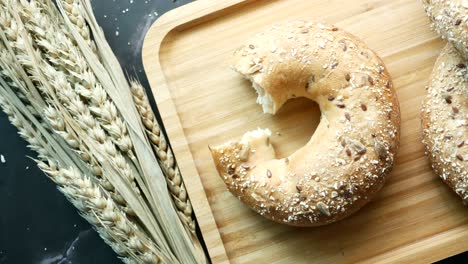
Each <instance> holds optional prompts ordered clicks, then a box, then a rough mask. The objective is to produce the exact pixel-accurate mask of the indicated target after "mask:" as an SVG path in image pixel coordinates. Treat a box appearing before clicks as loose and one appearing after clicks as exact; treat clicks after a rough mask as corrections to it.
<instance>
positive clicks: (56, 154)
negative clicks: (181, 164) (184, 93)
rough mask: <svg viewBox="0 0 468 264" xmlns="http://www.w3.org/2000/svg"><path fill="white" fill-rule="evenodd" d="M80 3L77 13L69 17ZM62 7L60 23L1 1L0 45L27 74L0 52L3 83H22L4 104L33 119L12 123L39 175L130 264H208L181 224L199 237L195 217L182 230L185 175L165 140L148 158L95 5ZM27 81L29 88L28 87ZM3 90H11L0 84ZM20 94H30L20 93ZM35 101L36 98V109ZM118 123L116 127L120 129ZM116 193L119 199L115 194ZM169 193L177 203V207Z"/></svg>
mask: <svg viewBox="0 0 468 264" xmlns="http://www.w3.org/2000/svg"><path fill="white" fill-rule="evenodd" d="M65 3H66V4H69V6H67V5H65ZM75 4H77V5H78V6H77V7H76V10H78V11H76V12H75V11H74V9H73V8H72V9H69V7H70V5H71V6H73V5H75ZM58 7H59V8H60V14H61V16H62V17H61V16H60V15H58V14H59V13H58V12H57V10H55V9H54V5H53V4H52V3H51V1H50V0H38V1H34V0H31V1H26V0H19V1H18V0H0V40H1V42H2V43H3V44H6V47H7V50H8V51H9V52H10V54H13V55H14V56H13V59H14V60H16V61H17V65H19V66H20V67H18V69H20V70H23V71H24V72H23V74H20V75H18V74H16V73H15V72H14V71H13V70H8V68H7V66H5V64H8V63H4V62H5V61H7V59H9V58H7V57H5V58H4V59H2V54H1V53H0V67H1V68H2V70H3V71H4V73H3V74H0V76H7V77H8V75H6V74H8V73H10V76H13V77H14V78H16V79H14V78H10V77H9V78H8V81H9V82H10V84H13V85H16V88H15V91H12V90H11V89H10V90H8V94H5V91H6V90H5V91H4V90H2V89H0V97H3V98H5V96H6V95H8V96H10V98H8V100H11V99H14V101H15V103H16V106H21V107H18V108H16V109H15V111H16V112H17V113H16V114H17V115H18V116H21V115H25V116H27V118H28V120H27V121H33V122H32V123H33V125H31V126H30V125H29V124H28V123H27V122H23V123H21V122H19V121H18V119H17V118H16V119H12V120H13V121H12V123H15V124H16V125H18V127H20V126H21V125H22V126H23V127H28V128H29V129H26V130H25V129H20V128H19V130H20V133H22V136H23V137H25V138H27V139H28V140H29V141H30V146H31V147H32V148H33V149H35V150H37V152H38V153H39V159H40V160H41V162H42V163H40V165H41V168H42V169H43V170H45V171H46V172H47V173H48V174H49V176H50V177H51V178H52V180H54V181H55V182H56V184H57V185H58V186H59V189H60V190H61V191H62V192H64V194H65V195H66V196H67V197H68V198H69V199H70V201H71V202H72V203H73V204H74V205H75V206H76V207H77V208H78V209H79V210H80V213H81V214H82V216H83V217H85V218H86V219H87V220H88V221H90V222H91V223H92V224H94V225H95V226H96V228H97V230H98V232H100V233H101V236H102V237H103V238H104V239H105V240H106V242H108V243H109V244H111V246H113V248H114V250H115V251H116V252H117V253H119V254H121V255H123V256H124V257H125V258H124V261H125V262H135V263H143V262H145V261H147V262H150V263H153V262H157V261H158V260H162V261H163V262H170V263H180V262H182V263H192V262H205V261H206V258H205V255H204V253H203V251H202V249H201V247H200V244H199V241H198V239H197V238H196V236H195V234H193V233H192V234H191V235H190V233H189V232H185V231H186V230H184V225H185V226H186V227H185V229H189V228H187V223H189V222H190V223H191V224H192V230H193V228H194V222H193V220H192V219H191V218H190V221H185V222H184V218H183V216H185V214H187V215H190V217H191V210H192V208H191V206H190V204H189V203H188V206H187V202H185V199H187V198H186V196H187V195H186V191H185V187H183V185H181V183H180V181H181V178H180V173H179V172H176V171H175V170H174V168H176V167H175V164H174V157H173V155H172V153H170V154H167V153H166V152H167V151H170V150H168V148H167V144H166V141H165V139H164V141H162V143H163V144H166V145H165V146H164V147H163V146H161V142H159V144H160V145H157V146H158V147H157V149H160V151H159V153H158V154H157V156H158V157H159V160H158V159H156V157H155V155H154V153H153V152H152V150H151V145H150V144H149V143H150V142H149V140H148V136H147V135H146V134H145V129H146V128H145V125H144V124H143V122H142V120H141V119H140V114H139V112H138V110H137V106H136V105H134V104H128V102H131V101H132V93H131V90H130V87H129V85H128V82H127V81H126V79H125V76H124V74H123V71H122V70H121V68H120V67H118V66H119V65H118V62H117V60H116V58H115V56H114V54H113V53H112V50H111V49H110V47H109V46H108V44H107V42H106V41H105V38H104V35H103V34H102V32H101V29H100V28H99V26H98V25H97V23H96V21H95V18H94V15H93V13H92V9H91V5H90V2H89V1H87V0H86V1H81V0H80V1H74V0H73V1H71V0H62V1H59V2H58ZM66 10H68V11H66ZM74 15H75V16H80V17H82V18H83V20H82V21H84V18H86V23H82V25H80V23H79V22H77V21H78V20H73V18H72V17H73V16H74ZM71 21H74V22H71ZM82 26H85V27H87V28H88V29H90V30H92V34H93V36H94V37H95V38H96V41H95V42H94V41H92V40H91V39H90V38H89V35H90V34H89V31H88V34H86V32H85V33H83V32H81V31H79V30H78V29H79V27H82ZM88 26H89V27H88ZM50 32H53V33H50ZM54 33H56V34H55V35H54ZM90 43H91V44H90ZM94 44H96V47H99V51H98V53H99V56H100V57H99V58H98V57H97V56H96V54H95V51H96V50H94V52H93V50H92V47H93V46H94ZM7 54H8V53H5V54H4V55H7ZM5 69H7V70H6V71H5ZM5 73H6V74H5ZM11 73H15V74H11ZM25 75H26V76H25ZM18 76H19V77H18ZM23 79H24V80H29V83H27V84H26V85H23V84H22V83H21V80H23ZM0 82H1V84H2V86H4V87H5V85H6V84H5V82H4V81H2V79H1V78H0ZM0 88H1V87H0ZM36 88H37V89H38V90H37V91H36V93H34V91H35V89H36ZM22 90H24V91H25V92H26V93H25V96H22V95H20V93H21V92H22ZM15 93H16V95H15ZM18 95H19V96H20V97H22V99H23V101H24V103H28V102H30V103H31V105H32V106H33V107H34V109H36V110H37V111H38V112H39V113H46V115H45V118H44V122H43V123H44V124H41V123H40V122H39V121H38V120H37V118H34V116H33V115H32V114H31V112H30V111H29V110H28V108H27V107H25V106H24V105H25V104H24V103H23V102H21V100H20V99H19V98H18ZM35 95H37V96H38V97H40V100H37V101H36V99H35ZM15 98H16V99H15ZM28 100H29V101H28ZM41 103H42V104H41ZM112 103H114V104H115V105H113V104H112ZM103 109H104V110H103ZM6 111H7V112H8V111H10V112H11V109H10V110H8V109H7V110H6ZM103 111H104V112H103ZM116 117H117V118H120V119H118V120H117V121H115V120H116ZM153 117H154V116H153ZM46 121H47V122H46ZM119 121H120V122H119ZM43 125H44V127H43ZM121 128H124V129H128V132H127V131H126V130H122V129H121ZM22 131H23V132H22ZM24 131H26V132H24ZM51 133H54V136H52V134H51ZM126 133H128V134H127V135H126V136H128V144H130V145H128V144H127V145H125V144H123V146H127V147H123V148H122V149H119V147H121V146H122V144H120V143H119V141H118V140H120V139H121V138H122V137H121V135H123V134H126ZM159 133H160V132H159ZM55 134H56V135H57V136H55ZM154 135H160V134H154ZM153 139H154V138H153ZM41 144H42V145H41ZM130 151H132V152H130ZM125 152H127V155H128V156H125V155H124V154H123V153H125ZM128 153H130V154H128ZM133 153H135V155H134V156H133V157H132V154H133ZM164 153H166V154H164ZM164 155H166V156H164ZM161 157H163V159H162V158H161ZM158 162H161V164H162V165H161V167H163V166H166V167H167V168H163V170H164V171H165V173H166V174H168V172H169V174H170V175H171V176H172V175H173V177H171V181H170V183H171V184H169V183H168V185H169V188H166V186H165V185H166V183H165V177H164V176H163V173H162V170H161V168H160V167H159V166H158V165H157V164H158ZM171 169H172V170H171ZM86 175H94V176H92V177H91V178H88V177H87V176H86ZM106 181H108V182H106ZM137 184H138V186H137ZM180 186H182V187H180ZM177 188H179V190H178V192H176V191H177ZM113 189H115V190H116V191H118V193H120V194H121V196H116V195H114V193H113V192H110V191H112V190H113ZM169 189H171V192H173V194H172V195H173V196H174V195H175V196H174V197H176V198H177V199H178V200H177V199H174V197H173V200H171V194H170V192H169ZM175 193H177V194H175ZM119 197H120V198H119ZM120 199H121V200H122V202H123V201H124V200H125V202H126V204H128V206H129V207H131V208H132V209H134V210H135V215H136V216H137V218H135V222H132V221H130V219H129V218H127V215H126V214H125V212H124V211H123V210H122V208H121V207H119V206H118V204H117V203H116V201H118V200H120ZM172 201H175V202H172ZM183 203H185V204H186V205H183ZM174 204H175V206H174ZM183 206H185V209H183V210H180V209H182V208H184V207H183ZM187 208H188V209H187ZM174 209H177V210H178V212H177V211H176V210H174ZM184 211H185V212H184ZM187 211H188V212H190V213H187ZM110 215H112V217H111V216H110ZM177 215H179V217H180V218H181V221H179V219H178V218H177ZM106 217H109V218H106ZM132 219H133V218H132ZM139 223H140V224H141V227H142V228H139V226H138V224H139ZM182 223H183V224H182ZM129 230H130V231H129ZM138 234H141V236H140V235H138ZM175 256H177V257H175Z"/></svg>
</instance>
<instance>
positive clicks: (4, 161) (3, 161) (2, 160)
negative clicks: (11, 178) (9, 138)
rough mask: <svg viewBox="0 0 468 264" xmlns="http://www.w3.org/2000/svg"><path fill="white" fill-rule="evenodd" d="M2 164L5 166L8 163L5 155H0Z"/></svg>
mask: <svg viewBox="0 0 468 264" xmlns="http://www.w3.org/2000/svg"><path fill="white" fill-rule="evenodd" d="M0 162H1V163H3V164H5V163H6V159H5V156H3V154H2V155H0Z"/></svg>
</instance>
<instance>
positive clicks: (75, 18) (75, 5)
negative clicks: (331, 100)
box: [59, 0, 97, 53]
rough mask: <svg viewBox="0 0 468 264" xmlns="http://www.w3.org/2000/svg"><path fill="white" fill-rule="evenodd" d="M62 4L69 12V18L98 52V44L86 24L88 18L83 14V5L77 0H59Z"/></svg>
mask: <svg viewBox="0 0 468 264" xmlns="http://www.w3.org/2000/svg"><path fill="white" fill-rule="evenodd" d="M59 1H60V2H61V3H62V5H63V9H64V10H65V12H66V13H67V16H68V18H69V19H70V21H71V22H72V23H73V25H75V27H76V29H77V30H78V32H79V33H80V35H81V36H82V37H83V39H84V40H85V41H86V43H88V45H89V46H90V47H91V49H92V50H93V51H94V52H95V53H97V52H96V51H97V49H96V44H95V43H94V41H93V40H92V39H91V33H90V29H89V27H88V25H87V24H86V20H85V19H84V17H83V16H82V11H81V6H80V3H79V2H78V1H76V0H59Z"/></svg>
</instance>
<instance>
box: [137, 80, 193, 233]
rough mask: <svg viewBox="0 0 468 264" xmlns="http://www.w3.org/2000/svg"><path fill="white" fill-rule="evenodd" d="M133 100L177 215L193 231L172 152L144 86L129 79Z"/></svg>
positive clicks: (190, 210) (181, 182)
mask: <svg viewBox="0 0 468 264" xmlns="http://www.w3.org/2000/svg"><path fill="white" fill-rule="evenodd" d="M130 88H131V90H132V94H133V101H134V102H135V104H136V106H137V110H138V112H139V113H140V116H141V119H142V122H143V124H144V126H145V129H146V134H147V135H148V138H149V140H150V142H151V144H152V146H153V149H154V152H155V153H156V155H157V156H158V158H159V161H160V165H161V168H162V170H163V172H164V174H165V177H166V182H167V185H168V188H169V191H170V192H171V195H172V198H173V200H174V203H175V205H176V207H177V210H178V215H179V217H180V218H181V221H182V222H183V223H184V225H185V226H186V227H187V228H188V229H189V230H190V231H191V232H195V220H194V219H193V217H192V214H193V209H192V204H191V202H190V199H189V197H188V195H187V190H186V188H185V184H184V182H183V179H182V176H181V174H180V170H179V167H178V166H177V163H176V162H175V158H174V154H173V152H172V150H171V148H170V147H169V146H168V144H167V140H166V138H165V136H164V134H163V133H162V132H161V129H160V127H159V124H158V122H157V120H156V118H155V116H154V113H153V110H152V109H151V105H150V104H149V100H148V97H147V95H146V93H145V89H144V87H143V86H142V85H141V84H140V83H139V82H137V81H131V87H130Z"/></svg>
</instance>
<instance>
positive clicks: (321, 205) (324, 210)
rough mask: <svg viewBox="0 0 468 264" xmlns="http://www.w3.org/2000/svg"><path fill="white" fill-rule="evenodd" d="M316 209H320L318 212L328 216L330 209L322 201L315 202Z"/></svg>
mask: <svg viewBox="0 0 468 264" xmlns="http://www.w3.org/2000/svg"><path fill="white" fill-rule="evenodd" d="M317 209H318V210H319V211H320V213H322V214H324V215H326V216H330V215H331V214H330V210H329V209H328V205H326V204H324V203H323V202H318V203H317Z"/></svg>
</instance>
